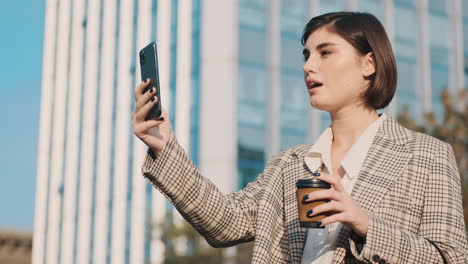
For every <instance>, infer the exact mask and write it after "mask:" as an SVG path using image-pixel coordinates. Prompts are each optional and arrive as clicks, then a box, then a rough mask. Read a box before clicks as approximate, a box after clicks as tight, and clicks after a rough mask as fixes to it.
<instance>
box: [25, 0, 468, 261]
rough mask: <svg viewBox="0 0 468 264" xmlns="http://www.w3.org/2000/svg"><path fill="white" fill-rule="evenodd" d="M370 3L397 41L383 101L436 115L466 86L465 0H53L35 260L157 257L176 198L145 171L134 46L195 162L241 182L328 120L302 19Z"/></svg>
mask: <svg viewBox="0 0 468 264" xmlns="http://www.w3.org/2000/svg"><path fill="white" fill-rule="evenodd" d="M340 10H356V11H367V12H370V13H372V14H374V15H375V16H376V17H377V18H379V19H380V21H381V22H382V23H383V24H384V26H385V28H386V30H387V33H388V35H389V37H390V39H391V42H392V44H393V47H394V51H395V55H396V59H397V67H398V75H399V81H398V88H397V93H396V97H395V99H394V101H393V102H392V104H391V105H390V106H389V107H388V109H385V110H384V111H385V112H387V113H388V114H389V115H391V116H392V115H395V113H397V111H398V110H400V109H402V107H404V106H405V105H408V108H409V111H410V113H411V115H412V116H413V117H414V118H416V119H418V120H421V116H422V113H423V111H429V110H432V111H434V112H435V113H436V114H437V115H438V116H439V117H441V115H442V107H441V103H440V102H439V101H438V95H439V93H440V91H441V90H442V89H443V88H448V89H449V90H450V91H453V92H455V91H457V90H459V89H461V88H463V87H464V86H465V82H466V80H467V76H468V74H467V70H466V69H467V68H466V67H467V64H468V60H467V58H468V4H467V3H466V1H461V0H446V1H438V0H321V1H320V0H270V1H267V0H237V1H235V0H227V1H218V0H172V1H170V0H98V1H91V0H46V16H45V17H46V23H45V31H44V32H45V33H44V36H45V37H44V57H43V79H42V96H41V114H40V119H41V120H40V129H39V131H40V135H39V151H38V168H37V178H38V180H37V193H36V214H35V227H34V241H33V244H34V247H33V254H32V259H33V263H36V264H41V263H48V264H53V263H149V262H150V263H161V261H162V260H163V254H164V241H162V239H161V230H159V228H157V227H158V225H157V224H156V225H155V223H160V222H161V221H163V220H164V219H165V218H164V217H165V214H166V212H168V211H169V212H171V211H172V207H171V206H169V205H168V202H167V201H166V200H165V199H164V198H163V196H162V195H161V194H160V193H159V192H158V191H157V190H155V189H154V188H152V186H151V185H150V184H148V183H147V182H146V181H145V179H144V178H143V177H142V175H141V172H140V170H141V165H142V161H143V158H144V155H145V153H146V147H145V146H144V144H143V143H141V142H140V141H139V140H138V139H136V138H135V137H134V136H133V133H132V127H131V113H132V111H133V107H134V105H133V90H134V89H135V87H136V85H137V84H138V83H139V82H140V81H141V80H140V77H139V76H140V75H139V74H140V71H139V65H138V60H137V55H138V51H139V50H140V49H141V48H143V47H144V46H145V45H146V44H148V43H149V42H150V41H155V42H156V43H157V46H158V57H159V74H160V81H161V97H162V98H161V101H162V104H163V107H164V108H165V109H166V110H167V111H168V113H169V115H170V117H171V122H172V124H173V127H174V130H175V133H176V136H177V138H178V140H179V142H180V143H181V145H182V146H183V147H184V148H185V149H186V151H187V152H188V153H189V155H190V157H191V158H192V160H193V161H194V163H195V164H196V165H197V166H198V167H199V168H200V171H201V172H202V173H203V174H204V175H205V176H207V177H208V178H210V180H212V181H213V182H214V183H215V184H216V185H217V186H218V187H219V188H220V189H221V190H222V191H224V192H230V191H235V190H238V189H240V188H242V187H243V186H245V184H246V183H247V182H249V181H252V180H253V179H254V178H255V177H256V176H257V175H258V173H261V171H262V169H263V167H264V165H265V162H266V161H267V160H268V159H269V158H270V157H271V156H272V155H274V154H276V153H278V152H280V151H282V150H285V149H287V148H289V147H291V146H294V145H297V144H302V143H312V142H313V141H314V140H315V139H316V138H317V137H318V135H319V134H320V133H321V131H322V130H323V129H324V128H325V127H326V126H328V125H329V122H330V119H329V117H328V115H327V114H326V113H323V112H320V111H317V110H314V109H312V108H311V107H310V106H309V98H308V97H309V96H308V93H307V91H306V89H305V86H304V81H303V73H302V64H303V61H302V46H301V44H300V37H301V33H302V30H303V27H304V25H305V24H306V23H307V21H308V20H309V19H310V18H311V17H313V16H315V15H319V14H323V13H326V12H332V11H340Z"/></svg>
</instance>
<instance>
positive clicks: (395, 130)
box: [333, 117, 412, 263]
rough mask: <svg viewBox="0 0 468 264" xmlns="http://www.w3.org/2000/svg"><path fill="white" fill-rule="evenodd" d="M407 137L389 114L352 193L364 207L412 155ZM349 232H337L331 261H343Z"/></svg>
mask: <svg viewBox="0 0 468 264" xmlns="http://www.w3.org/2000/svg"><path fill="white" fill-rule="evenodd" d="M410 139H411V134H410V132H409V131H408V130H407V129H405V128H403V127H402V126H401V125H399V124H398V123H397V122H395V121H394V120H393V119H391V118H390V117H387V120H385V121H384V122H383V123H382V125H381V127H380V129H379V131H378V132H377V134H376V136H375V138H374V141H373V143H372V146H371V148H370V150H369V152H368V154H367V156H366V159H365V161H364V163H363V166H362V168H361V170H360V172H359V175H358V179H357V181H356V184H355V185H354V187H353V190H352V193H351V196H352V197H353V199H354V200H355V201H356V202H357V203H358V204H359V205H360V206H361V207H362V208H363V209H364V210H366V211H368V212H371V211H373V209H374V208H375V206H376V205H378V204H379V203H380V201H381V200H382V198H383V197H384V196H385V194H386V193H387V191H388V190H389V188H390V187H391V186H392V185H393V183H394V182H395V181H396V180H397V179H398V177H400V176H401V173H402V171H403V170H404V169H405V168H406V167H407V164H408V162H409V160H410V159H411V157H412V153H411V151H410V150H408V148H407V147H406V143H407V142H408V141H409V140H410ZM349 234H350V229H349V228H343V229H342V230H341V231H340V234H339V236H338V240H337V250H336V251H335V254H334V257H333V260H334V261H333V262H334V263H340V262H341V261H342V260H343V258H344V256H345V253H346V251H347V250H348V248H349V241H348V237H349Z"/></svg>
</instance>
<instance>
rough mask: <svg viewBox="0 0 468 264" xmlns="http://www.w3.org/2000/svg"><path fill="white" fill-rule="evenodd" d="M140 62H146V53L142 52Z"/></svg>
mask: <svg viewBox="0 0 468 264" xmlns="http://www.w3.org/2000/svg"><path fill="white" fill-rule="evenodd" d="M140 63H141V64H145V55H144V54H141V56H140Z"/></svg>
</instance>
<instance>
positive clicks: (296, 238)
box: [283, 145, 311, 263]
mask: <svg viewBox="0 0 468 264" xmlns="http://www.w3.org/2000/svg"><path fill="white" fill-rule="evenodd" d="M309 148H310V145H304V147H301V148H298V149H296V152H293V153H292V154H291V155H292V158H291V160H290V161H289V162H288V164H287V165H286V167H285V168H284V169H283V175H284V177H283V184H284V206H285V221H286V223H285V224H286V229H287V233H288V240H289V248H290V253H291V263H300V262H301V258H302V251H303V249H304V244H305V239H306V231H307V229H305V228H301V227H300V225H299V219H298V217H297V214H298V211H297V201H296V181H297V180H298V179H299V178H303V177H305V176H308V175H310V174H311V171H310V170H309V168H308V167H307V165H306V164H305V162H304V155H305V153H306V151H307V150H308V149H309Z"/></svg>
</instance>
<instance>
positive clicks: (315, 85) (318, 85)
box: [309, 83, 323, 89]
mask: <svg viewBox="0 0 468 264" xmlns="http://www.w3.org/2000/svg"><path fill="white" fill-rule="evenodd" d="M322 85H323V84H322V83H311V84H310V85H309V89H313V88H317V87H320V86H322Z"/></svg>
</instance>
